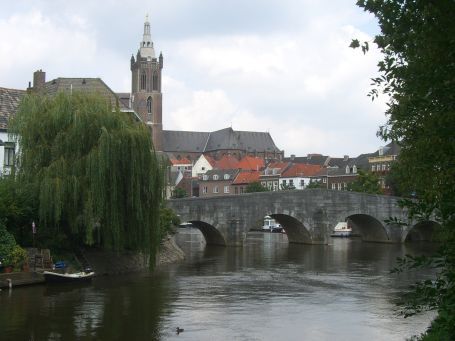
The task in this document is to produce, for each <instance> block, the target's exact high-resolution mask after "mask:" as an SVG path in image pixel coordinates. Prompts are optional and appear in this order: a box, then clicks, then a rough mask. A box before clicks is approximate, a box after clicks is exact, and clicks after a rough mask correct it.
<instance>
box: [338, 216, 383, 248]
mask: <svg viewBox="0 0 455 341" xmlns="http://www.w3.org/2000/svg"><path fill="white" fill-rule="evenodd" d="M346 220H347V221H348V222H349V224H350V226H351V227H352V234H353V235H354V236H360V237H361V238H362V241H365V242H390V237H389V235H388V234H387V231H386V229H385V227H384V225H383V224H382V223H381V222H380V221H379V220H377V219H376V218H374V217H372V216H371V215H368V214H353V215H350V216H348V217H347V218H346Z"/></svg>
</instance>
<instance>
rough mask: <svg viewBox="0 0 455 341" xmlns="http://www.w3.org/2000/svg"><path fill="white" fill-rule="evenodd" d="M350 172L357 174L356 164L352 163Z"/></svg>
mask: <svg viewBox="0 0 455 341" xmlns="http://www.w3.org/2000/svg"><path fill="white" fill-rule="evenodd" d="M352 173H354V174H357V166H356V165H354V166H353V167H352Z"/></svg>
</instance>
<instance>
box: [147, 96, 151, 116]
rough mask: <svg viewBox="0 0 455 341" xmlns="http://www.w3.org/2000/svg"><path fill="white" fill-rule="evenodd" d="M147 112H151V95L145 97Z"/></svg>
mask: <svg viewBox="0 0 455 341" xmlns="http://www.w3.org/2000/svg"><path fill="white" fill-rule="evenodd" d="M147 114H149V115H151V114H152V97H149V98H147Z"/></svg>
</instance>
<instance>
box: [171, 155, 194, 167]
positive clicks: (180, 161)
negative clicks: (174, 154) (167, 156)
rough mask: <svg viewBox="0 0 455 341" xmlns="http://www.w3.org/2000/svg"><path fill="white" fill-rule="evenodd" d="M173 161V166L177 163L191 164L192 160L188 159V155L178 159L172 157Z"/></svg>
mask: <svg viewBox="0 0 455 341" xmlns="http://www.w3.org/2000/svg"><path fill="white" fill-rule="evenodd" d="M171 163H172V165H173V166H177V165H191V161H190V160H188V159H187V158H186V157H184V158H183V159H180V160H177V159H171Z"/></svg>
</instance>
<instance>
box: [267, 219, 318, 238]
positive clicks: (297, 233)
mask: <svg viewBox="0 0 455 341" xmlns="http://www.w3.org/2000/svg"><path fill="white" fill-rule="evenodd" d="M269 216H270V217H272V218H273V219H275V220H276V221H277V222H278V223H280V225H281V226H283V228H284V230H285V231H286V234H287V236H288V242H289V243H295V244H312V238H311V234H310V232H309V231H308V228H307V227H306V226H305V225H304V224H303V223H302V222H300V220H298V219H296V218H294V217H292V216H290V215H287V214H280V213H277V214H269Z"/></svg>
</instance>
